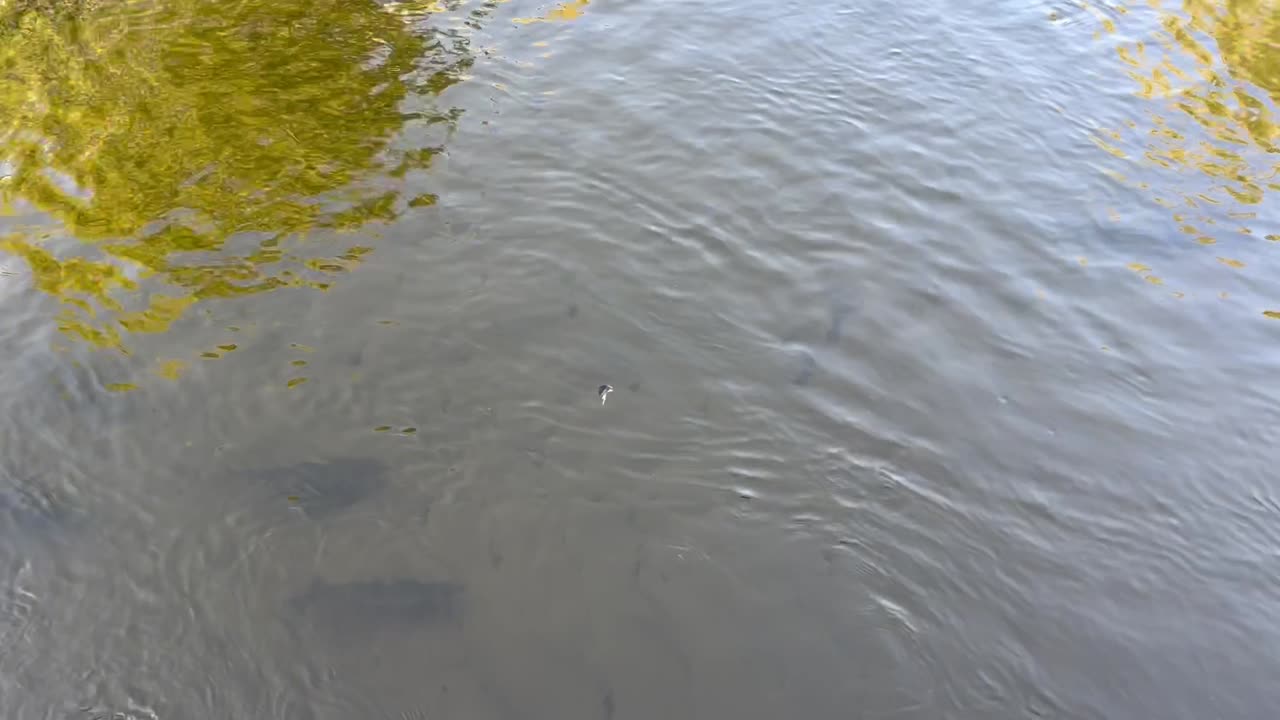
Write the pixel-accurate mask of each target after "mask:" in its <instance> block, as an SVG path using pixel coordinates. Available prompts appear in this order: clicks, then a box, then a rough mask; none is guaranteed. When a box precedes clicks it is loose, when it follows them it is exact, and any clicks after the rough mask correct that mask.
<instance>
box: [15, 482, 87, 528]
mask: <svg viewBox="0 0 1280 720" xmlns="http://www.w3.org/2000/svg"><path fill="white" fill-rule="evenodd" d="M77 519H78V516H77V513H76V512H75V511H74V509H73V507H72V505H71V504H70V501H69V500H68V498H66V497H65V496H64V495H62V494H61V493H58V492H55V491H54V490H52V489H50V488H46V487H43V486H40V485H36V484H17V483H10V482H5V481H3V480H0V530H2V529H4V528H6V527H14V528H18V529H20V530H21V531H23V532H27V533H43V532H48V531H53V530H65V529H67V528H69V527H71V526H72V525H73V524H75V522H76V520H77Z"/></svg>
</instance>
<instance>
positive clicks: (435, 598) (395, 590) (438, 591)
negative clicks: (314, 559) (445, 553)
mask: <svg viewBox="0 0 1280 720" xmlns="http://www.w3.org/2000/svg"><path fill="white" fill-rule="evenodd" d="M462 589H463V588H462V586H461V585H458V584H455V583H450V582H435V581H422V580H410V579H397V580H366V581H358V582H343V583H330V582H326V581H324V580H314V581H312V583H311V586H310V587H308V588H307V589H306V590H305V591H303V592H301V593H298V594H297V595H294V596H293V597H292V598H291V599H290V601H289V604H290V606H291V607H292V608H293V610H294V611H295V612H297V613H299V614H301V615H303V616H305V617H307V618H308V619H309V620H312V621H313V622H315V623H317V624H323V625H330V626H338V627H351V626H367V625H369V624H373V623H377V624H388V623H390V624H398V625H421V624H431V623H441V622H449V621H452V620H454V619H456V618H457V617H458V615H459V611H460V610H461V607H460V606H461V599H462Z"/></svg>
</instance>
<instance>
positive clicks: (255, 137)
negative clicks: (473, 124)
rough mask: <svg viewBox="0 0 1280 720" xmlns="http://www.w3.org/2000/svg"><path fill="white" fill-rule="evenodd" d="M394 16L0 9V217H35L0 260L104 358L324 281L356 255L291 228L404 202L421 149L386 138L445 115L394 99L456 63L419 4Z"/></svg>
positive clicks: (462, 52) (93, 3)
mask: <svg viewBox="0 0 1280 720" xmlns="http://www.w3.org/2000/svg"><path fill="white" fill-rule="evenodd" d="M453 4H454V5H456V4H457V3H453ZM397 7H398V8H399V10H400V11H399V12H389V11H387V10H386V9H384V8H383V7H381V6H380V5H379V4H377V3H375V2H373V0H113V1H112V2H105V1H100V0H27V1H26V2H22V1H21V0H18V1H11V2H9V3H0V214H3V215H7V216H10V217H11V218H13V217H14V216H18V215H21V216H22V217H23V218H24V219H27V220H31V218H34V220H32V221H31V223H28V225H30V224H32V223H34V225H36V228H35V229H30V228H29V227H28V228H18V230H17V232H10V233H8V234H6V235H3V236H0V250H3V251H5V252H8V253H11V254H13V255H16V256H18V257H20V258H22V259H23V260H25V261H26V264H27V266H28V268H29V270H30V272H31V275H32V281H33V283H34V285H35V286H36V287H37V288H39V289H40V290H43V291H45V292H47V293H49V294H51V295H53V296H55V297H57V298H58V299H59V300H60V301H61V302H62V304H63V307H64V310H63V313H62V316H61V317H60V326H61V328H62V329H63V330H64V331H65V332H67V333H68V334H70V335H72V336H74V337H76V338H78V339H80V340H84V341H87V342H90V343H92V344H94V345H97V346H100V347H112V348H119V349H121V350H123V349H124V344H123V337H124V335H126V334H128V333H144V332H161V331H163V330H165V329H167V328H168V327H169V325H170V324H171V323H172V322H173V321H174V320H175V319H177V318H178V317H180V316H181V315H182V314H183V313H184V311H186V310H187V309H188V308H190V307H191V306H192V305H194V304H196V303H198V302H200V301H202V300H206V299H209V298H214V297H232V296H242V295H247V294H252V293H259V292H264V291H269V290H273V289H277V288H281V287H300V286H301V287H316V288H321V289H323V288H325V287H327V286H328V283H329V282H331V281H332V277H333V276H334V275H336V274H338V273H342V272H345V271H347V270H349V269H351V268H352V267H354V266H355V265H357V264H358V263H359V262H360V259H361V257H362V256H363V255H364V254H366V253H368V252H369V251H370V248H368V247H361V246H355V247H343V248H336V249H334V248H330V249H327V250H319V249H315V248H305V249H304V247H303V246H304V244H305V243H304V241H305V239H306V238H307V237H308V234H309V233H311V232H313V231H316V230H328V231H330V232H329V234H330V235H332V231H341V230H350V229H354V228H357V227H360V226H362V225H364V224H366V223H369V222H376V221H387V220H390V219H392V218H394V217H396V216H397V215H398V214H399V213H401V212H404V211H405V210H406V209H407V208H408V207H409V204H410V203H409V200H408V199H406V198H401V196H400V195H401V188H402V187H403V182H402V180H403V178H404V177H405V176H406V175H408V174H409V173H411V172H413V171H415V170H420V169H424V168H426V167H428V166H429V165H430V163H431V161H432V158H433V157H434V156H435V154H436V153H437V152H439V148H436V147H417V148H411V149H409V150H405V149H403V148H401V147H398V146H396V143H395V140H396V138H397V133H398V132H399V131H400V130H401V128H402V127H403V126H404V124H405V123H406V122H410V121H412V122H417V123H428V124H429V123H434V122H443V123H450V122H453V121H454V120H455V119H456V116H457V114H456V112H447V111H440V112H436V111H425V112H407V111H406V109H405V105H406V103H405V102H404V101H405V100H406V98H408V97H411V96H414V97H428V96H431V95H435V94H438V93H440V92H441V91H442V90H444V89H445V88H447V87H449V86H450V85H452V84H454V83H456V82H458V80H459V79H460V78H461V77H462V76H463V74H464V73H465V71H466V69H467V68H468V67H469V65H470V63H471V57H470V53H469V47H468V44H467V42H466V40H465V38H463V39H459V38H457V37H454V38H452V39H450V38H448V37H443V36H440V37H438V36H436V35H434V34H433V33H435V32H436V31H433V30H430V29H427V28H426V26H425V22H424V15H426V14H428V9H421V10H420V12H417V13H416V14H415V13H410V12H409V11H408V10H409V9H406V8H404V7H403V6H397ZM410 9H412V8H410ZM437 9H445V8H444V7H443V4H438V3H433V4H432V6H431V8H430V9H429V10H430V11H434V10H437ZM441 32H443V31H441ZM417 106H423V107H426V106H430V103H415V107H417ZM423 204H424V203H423V202H422V201H421V200H418V201H417V202H416V205H419V206H420V205H423ZM15 219H16V218H15ZM67 238H74V239H75V240H78V241H81V242H79V243H72V244H71V245H70V247H69V250H70V252H68V245H67V243H65V242H64V243H63V244H61V245H58V244H57V243H56V242H54V241H55V240H58V239H62V240H65V239H67ZM85 243H88V245H86V244H85ZM317 250H319V252H317ZM330 254H332V255H333V256H332V257H328V256H327V255H330ZM137 306H140V307H137Z"/></svg>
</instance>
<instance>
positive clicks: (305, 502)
mask: <svg viewBox="0 0 1280 720" xmlns="http://www.w3.org/2000/svg"><path fill="white" fill-rule="evenodd" d="M255 475H257V476H258V477H260V478H261V479H262V481H263V482H266V483H268V484H269V485H270V486H271V488H272V491H273V492H274V493H275V494H276V495H277V496H283V497H284V498H285V499H287V500H288V502H289V504H290V505H291V506H293V507H296V508H298V509H299V510H301V511H302V512H303V513H304V514H306V515H307V517H310V518H313V519H318V518H324V517H328V516H331V515H334V514H336V513H339V512H341V511H343V510H346V509H348V508H350V507H352V506H353V505H355V504H356V503H358V502H360V501H362V500H364V499H365V498H367V497H369V496H371V495H375V494H377V493H379V492H381V491H382V490H384V489H385V488H386V487H387V485H388V483H389V481H388V468H387V466H386V465H385V464H383V463H381V462H378V461H377V460H372V459H368V458H342V459H338V460H329V461H326V462H300V463H296V464H294V465H286V466H283V467H277V468H270V469H267V470H262V471H259V472H257V473H255Z"/></svg>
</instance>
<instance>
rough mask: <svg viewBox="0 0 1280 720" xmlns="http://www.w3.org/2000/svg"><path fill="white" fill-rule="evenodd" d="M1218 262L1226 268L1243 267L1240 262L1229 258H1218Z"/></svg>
mask: <svg viewBox="0 0 1280 720" xmlns="http://www.w3.org/2000/svg"><path fill="white" fill-rule="evenodd" d="M1218 262H1220V263H1222V264H1223V265H1226V266H1227V267H1233V268H1242V267H1244V263H1242V262H1240V261H1239V260H1232V259H1231V258H1226V257H1220V258H1218Z"/></svg>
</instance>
